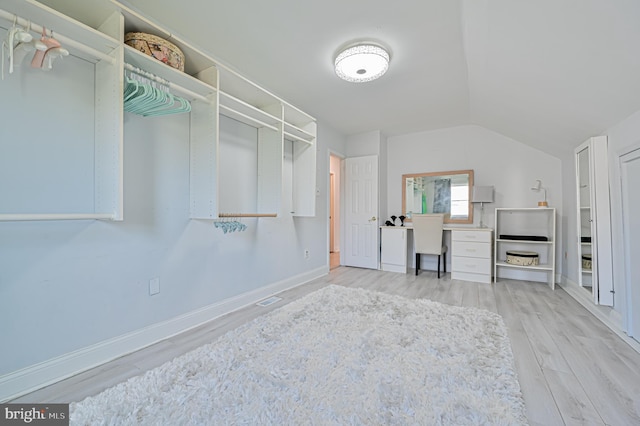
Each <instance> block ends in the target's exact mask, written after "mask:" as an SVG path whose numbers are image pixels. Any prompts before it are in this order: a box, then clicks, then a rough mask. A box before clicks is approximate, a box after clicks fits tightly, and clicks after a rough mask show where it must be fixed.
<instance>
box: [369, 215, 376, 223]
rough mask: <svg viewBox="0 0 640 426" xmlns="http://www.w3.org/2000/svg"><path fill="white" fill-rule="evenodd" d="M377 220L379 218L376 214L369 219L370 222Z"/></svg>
mask: <svg viewBox="0 0 640 426" xmlns="http://www.w3.org/2000/svg"><path fill="white" fill-rule="evenodd" d="M376 220H378V219H377V218H376V217H375V216H372V217H371V219H369V222H374V221H376Z"/></svg>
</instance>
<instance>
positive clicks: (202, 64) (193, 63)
mask: <svg viewBox="0 0 640 426" xmlns="http://www.w3.org/2000/svg"><path fill="white" fill-rule="evenodd" d="M111 3H113V4H114V5H115V6H116V7H117V8H118V10H119V11H120V13H122V15H123V16H124V19H125V33H128V32H142V33H148V34H153V35H155V36H158V37H162V38H163V39H165V40H168V41H170V42H171V43H173V44H175V45H176V46H177V47H178V48H179V49H180V50H181V51H182V53H184V56H185V60H184V64H185V67H184V72H185V73H186V74H189V75H196V74H198V73H199V72H201V71H203V70H205V69H207V68H210V67H211V66H213V65H215V64H214V63H213V62H212V60H211V58H210V56H207V55H206V54H205V53H204V52H202V51H201V50H199V49H197V48H195V47H193V46H191V45H190V44H189V43H187V42H186V41H184V40H182V39H181V38H180V37H178V36H175V35H173V34H171V33H170V32H168V31H166V30H165V29H163V28H162V26H160V25H158V24H156V23H154V22H153V21H151V20H150V19H147V18H145V17H143V16H142V15H140V14H139V13H138V12H136V11H135V10H133V9H130V8H129V7H127V6H125V5H123V4H122V3H120V2H118V1H116V0H111Z"/></svg>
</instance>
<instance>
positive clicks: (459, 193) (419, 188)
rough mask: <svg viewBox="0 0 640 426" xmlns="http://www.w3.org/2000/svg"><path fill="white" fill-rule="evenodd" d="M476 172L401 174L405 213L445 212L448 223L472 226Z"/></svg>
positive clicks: (403, 210) (408, 214)
mask: <svg viewBox="0 0 640 426" xmlns="http://www.w3.org/2000/svg"><path fill="white" fill-rule="evenodd" d="M472 187H473V170H454V171H448V172H430V173H415V174H405V175H402V212H403V214H404V215H405V216H407V218H408V220H410V218H411V216H412V215H413V214H421V213H444V214H445V222H446V223H473V209H472V208H471V188H472Z"/></svg>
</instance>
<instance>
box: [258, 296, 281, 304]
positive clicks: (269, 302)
mask: <svg viewBox="0 0 640 426" xmlns="http://www.w3.org/2000/svg"><path fill="white" fill-rule="evenodd" d="M280 300H282V297H276V296H272V297H270V298H268V299H264V300H262V301H260V302H258V303H256V305H258V306H269V305H273V304H274V303H276V302H279V301H280Z"/></svg>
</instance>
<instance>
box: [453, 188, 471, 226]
mask: <svg viewBox="0 0 640 426" xmlns="http://www.w3.org/2000/svg"><path fill="white" fill-rule="evenodd" d="M468 216H469V185H465V184H457V185H453V186H452V187H451V218H452V219H466V218H467V217H468Z"/></svg>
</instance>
